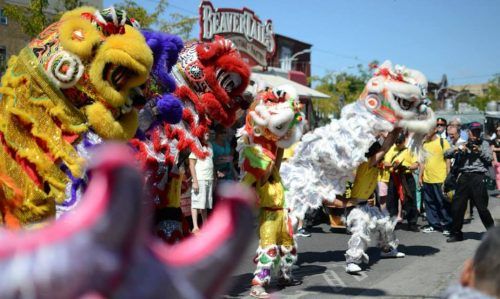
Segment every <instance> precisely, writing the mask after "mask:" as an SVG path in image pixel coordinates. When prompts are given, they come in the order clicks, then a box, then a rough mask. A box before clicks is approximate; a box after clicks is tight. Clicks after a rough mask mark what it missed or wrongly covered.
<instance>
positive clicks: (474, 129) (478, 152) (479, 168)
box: [445, 122, 494, 242]
mask: <svg viewBox="0 0 500 299" xmlns="http://www.w3.org/2000/svg"><path fill="white" fill-rule="evenodd" d="M481 132H482V126H481V124H480V123H478V122H473V123H471V124H470V126H469V130H468V133H469V139H468V141H467V143H466V146H463V147H455V148H450V149H449V150H447V151H446V152H445V157H446V158H457V157H460V160H459V161H457V160H455V163H459V164H458V167H460V168H459V176H458V180H457V189H456V191H455V195H454V196H453V201H452V206H451V214H452V219H453V222H452V225H451V235H450V237H449V238H448V240H447V242H458V241H462V240H463V238H464V237H463V233H462V226H463V221H464V214H465V209H466V207H467V200H468V199H471V200H472V201H473V203H474V205H475V206H476V208H477V210H478V213H479V217H480V218H481V221H482V222H483V225H484V226H485V227H486V229H488V228H490V227H492V226H493V225H494V222H493V218H492V217H491V213H490V211H489V210H488V192H487V190H486V184H485V182H484V180H485V178H486V173H487V171H488V164H491V161H492V159H493V157H492V153H491V149H490V146H489V143H488V142H487V141H486V140H482V139H481V138H480V136H481Z"/></svg>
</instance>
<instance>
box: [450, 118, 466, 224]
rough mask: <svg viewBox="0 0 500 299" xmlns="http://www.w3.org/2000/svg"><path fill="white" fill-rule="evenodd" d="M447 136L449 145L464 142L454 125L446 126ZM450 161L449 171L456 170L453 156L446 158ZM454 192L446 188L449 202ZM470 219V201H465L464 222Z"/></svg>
mask: <svg viewBox="0 0 500 299" xmlns="http://www.w3.org/2000/svg"><path fill="white" fill-rule="evenodd" d="M448 137H449V140H450V145H451V147H463V146H464V145H465V143H466V141H465V140H464V139H462V137H460V134H459V129H458V128H457V127H456V126H448ZM447 160H448V161H450V163H449V164H450V171H452V172H456V171H458V169H456V167H458V165H455V160H456V159H455V158H452V159H447ZM454 193H455V190H448V191H447V193H446V195H447V196H448V199H449V201H450V202H451V199H452V198H453V194H454ZM471 219H472V202H471V201H468V203H467V208H466V210H465V215H464V223H470V222H471Z"/></svg>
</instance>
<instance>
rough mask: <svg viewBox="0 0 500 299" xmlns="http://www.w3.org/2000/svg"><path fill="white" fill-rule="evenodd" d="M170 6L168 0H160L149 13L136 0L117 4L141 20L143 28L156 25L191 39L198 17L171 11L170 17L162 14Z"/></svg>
mask: <svg viewBox="0 0 500 299" xmlns="http://www.w3.org/2000/svg"><path fill="white" fill-rule="evenodd" d="M167 7H168V0H160V1H159V2H158V4H157V5H156V8H155V9H154V12H153V13H149V12H148V11H147V10H146V9H145V8H144V7H143V6H141V5H140V4H137V2H136V1H135V0H124V2H123V3H119V4H117V5H116V8H119V9H123V10H125V11H126V12H127V15H130V16H133V17H134V18H135V19H137V20H138V21H139V23H140V24H141V26H142V28H153V27H156V28H158V29H159V30H161V31H164V32H168V33H172V34H177V35H179V36H180V37H181V38H182V39H184V40H189V38H190V37H191V32H192V31H193V27H194V25H195V24H196V22H197V21H198V18H197V17H196V18H189V17H187V16H185V15H183V14H180V13H170V14H169V15H168V18H166V19H164V18H162V17H161V16H162V15H163V13H164V12H165V10H166V9H167Z"/></svg>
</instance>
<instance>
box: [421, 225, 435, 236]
mask: <svg viewBox="0 0 500 299" xmlns="http://www.w3.org/2000/svg"><path fill="white" fill-rule="evenodd" d="M435 231H436V230H435V229H434V227H432V226H428V227H426V228H424V229H422V232H423V233H426V234H430V233H433V232H435Z"/></svg>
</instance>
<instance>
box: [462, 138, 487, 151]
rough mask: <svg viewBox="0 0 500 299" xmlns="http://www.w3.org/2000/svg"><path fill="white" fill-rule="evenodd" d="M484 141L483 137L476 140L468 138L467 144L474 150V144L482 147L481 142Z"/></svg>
mask: <svg viewBox="0 0 500 299" xmlns="http://www.w3.org/2000/svg"><path fill="white" fill-rule="evenodd" d="M482 143H483V140H482V139H481V138H478V139H476V140H470V139H469V140H468V141H467V143H466V144H465V146H466V147H467V148H468V149H469V150H471V151H472V149H473V148H474V146H477V147H481V144H482Z"/></svg>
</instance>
